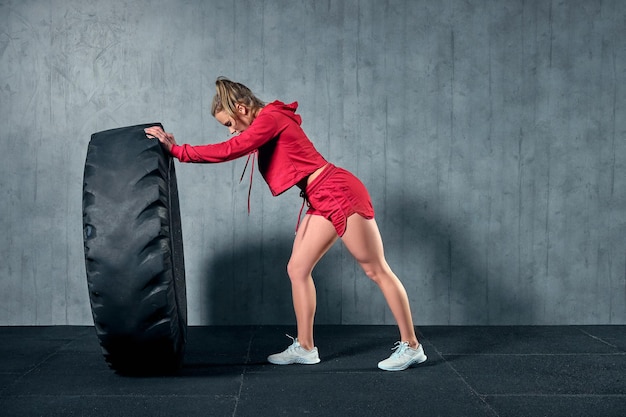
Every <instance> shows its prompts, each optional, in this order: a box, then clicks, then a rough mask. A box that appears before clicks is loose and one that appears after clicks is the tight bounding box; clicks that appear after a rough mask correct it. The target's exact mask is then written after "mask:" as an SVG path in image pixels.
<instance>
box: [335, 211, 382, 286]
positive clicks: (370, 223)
mask: <svg viewBox="0 0 626 417" xmlns="http://www.w3.org/2000/svg"><path fill="white" fill-rule="evenodd" d="M341 239H342V241H343V243H344V245H345V246H346V248H347V249H348V251H349V252H350V253H351V254H352V256H353V257H354V258H355V259H356V261H357V262H358V263H359V264H361V266H362V267H363V269H364V270H365V272H366V273H367V274H368V275H370V273H376V272H380V269H381V268H382V269H388V268H389V266H388V265H387V261H386V260H385V253H384V248H383V241H382V238H381V236H380V231H379V230H378V224H377V223H376V220H375V219H365V218H363V217H361V216H360V215H358V214H353V215H352V216H350V217H349V218H348V227H347V228H346V232H345V233H344V235H343V236H342V238H341Z"/></svg>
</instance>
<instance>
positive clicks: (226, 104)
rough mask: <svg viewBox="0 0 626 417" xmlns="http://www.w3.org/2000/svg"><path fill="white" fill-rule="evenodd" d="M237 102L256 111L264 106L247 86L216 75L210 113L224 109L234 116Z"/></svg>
mask: <svg viewBox="0 0 626 417" xmlns="http://www.w3.org/2000/svg"><path fill="white" fill-rule="evenodd" d="M237 104H243V105H244V106H246V107H247V108H248V109H250V110H252V111H256V110H257V109H260V108H262V107H264V106H265V103H264V102H263V101H261V100H259V99H258V98H257V97H256V96H255V95H254V94H253V93H252V91H250V89H249V88H248V87H246V86H245V85H243V84H241V83H237V82H234V81H231V80H229V79H228V78H226V77H218V79H217V80H216V81H215V96H214V97H213V103H212V104H211V115H213V117H215V114H216V113H219V112H221V111H225V112H226V113H227V114H228V115H229V116H230V117H232V118H236V117H237V111H236V107H237Z"/></svg>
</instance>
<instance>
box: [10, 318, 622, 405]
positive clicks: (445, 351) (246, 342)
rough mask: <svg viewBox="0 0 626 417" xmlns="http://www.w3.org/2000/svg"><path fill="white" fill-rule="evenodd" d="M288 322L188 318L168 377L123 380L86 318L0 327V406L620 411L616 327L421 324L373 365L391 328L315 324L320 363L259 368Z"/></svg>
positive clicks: (385, 348) (391, 337) (277, 346)
mask: <svg viewBox="0 0 626 417" xmlns="http://www.w3.org/2000/svg"><path fill="white" fill-rule="evenodd" d="M293 331H294V329H293V327H288V326H262V327H258V326H241V327H190V328H189V334H188V341H187V351H186V355H185V363H184V366H183V368H182V369H181V371H180V373H179V374H177V375H175V376H160V377H127V376H120V375H117V374H115V373H114V372H112V371H111V370H110V369H109V368H108V366H107V365H106V363H105V362H104V359H103V357H102V355H101V353H100V348H99V345H98V340H97V337H96V334H95V330H94V329H93V328H92V327H76V326H55V327H0V415H1V416H4V417H9V416H107V417H110V416H132V417H138V416H151V417H155V416H229V417H241V416H255V417H265V416H267V417H277V416H340V417H347V416H360V417H361V416H377V417H379V416H387V415H389V416H429V417H431V416H532V417H537V416H567V417H572V416H585V417H589V416H602V417H608V416H620V417H622V416H624V415H626V326H529V327H525V326H523V327H499V326H490V327H468V326H464V327H434V326H427V327H421V328H420V331H421V341H422V343H423V344H424V349H425V352H426V354H427V355H428V361H427V362H425V363H424V364H421V365H418V366H416V367H413V368H410V369H409V370H406V371H403V372H384V371H380V370H378V369H377V367H376V364H377V363H378V361H379V360H381V359H384V358H385V357H387V356H388V355H389V354H390V353H391V350H390V349H391V347H392V346H393V343H394V342H395V341H396V338H397V334H396V328H395V327H394V326H317V327H316V344H317V346H318V348H319V350H320V357H321V359H322V362H321V363H320V364H318V365H290V366H276V365H270V364H268V363H267V362H266V361H265V358H266V357H267V355H268V354H270V353H275V352H278V351H280V350H282V349H284V348H286V347H287V346H288V345H289V344H290V342H291V341H290V339H288V338H287V337H285V336H284V335H285V333H293Z"/></svg>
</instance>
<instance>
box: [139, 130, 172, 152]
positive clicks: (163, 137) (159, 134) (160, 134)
mask: <svg viewBox="0 0 626 417" xmlns="http://www.w3.org/2000/svg"><path fill="white" fill-rule="evenodd" d="M144 132H146V136H148V137H149V138H151V139H154V138H156V139H158V140H159V142H161V143H162V144H163V145H165V148H166V149H167V151H168V152H171V150H172V146H174V145H176V139H174V135H172V134H171V133H166V132H164V131H163V129H162V128H161V127H159V126H152V127H148V128H146V129H144Z"/></svg>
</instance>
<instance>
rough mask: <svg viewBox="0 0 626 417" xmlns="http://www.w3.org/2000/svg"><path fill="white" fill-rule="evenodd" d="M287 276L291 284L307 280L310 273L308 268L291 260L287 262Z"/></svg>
mask: <svg viewBox="0 0 626 417" xmlns="http://www.w3.org/2000/svg"><path fill="white" fill-rule="evenodd" d="M287 275H288V276H289V279H290V280H291V281H292V282H294V281H303V280H306V279H308V277H309V276H310V275H311V271H310V268H309V267H307V266H305V265H303V264H302V263H299V262H297V261H296V260H294V259H293V258H292V259H289V262H287Z"/></svg>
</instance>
